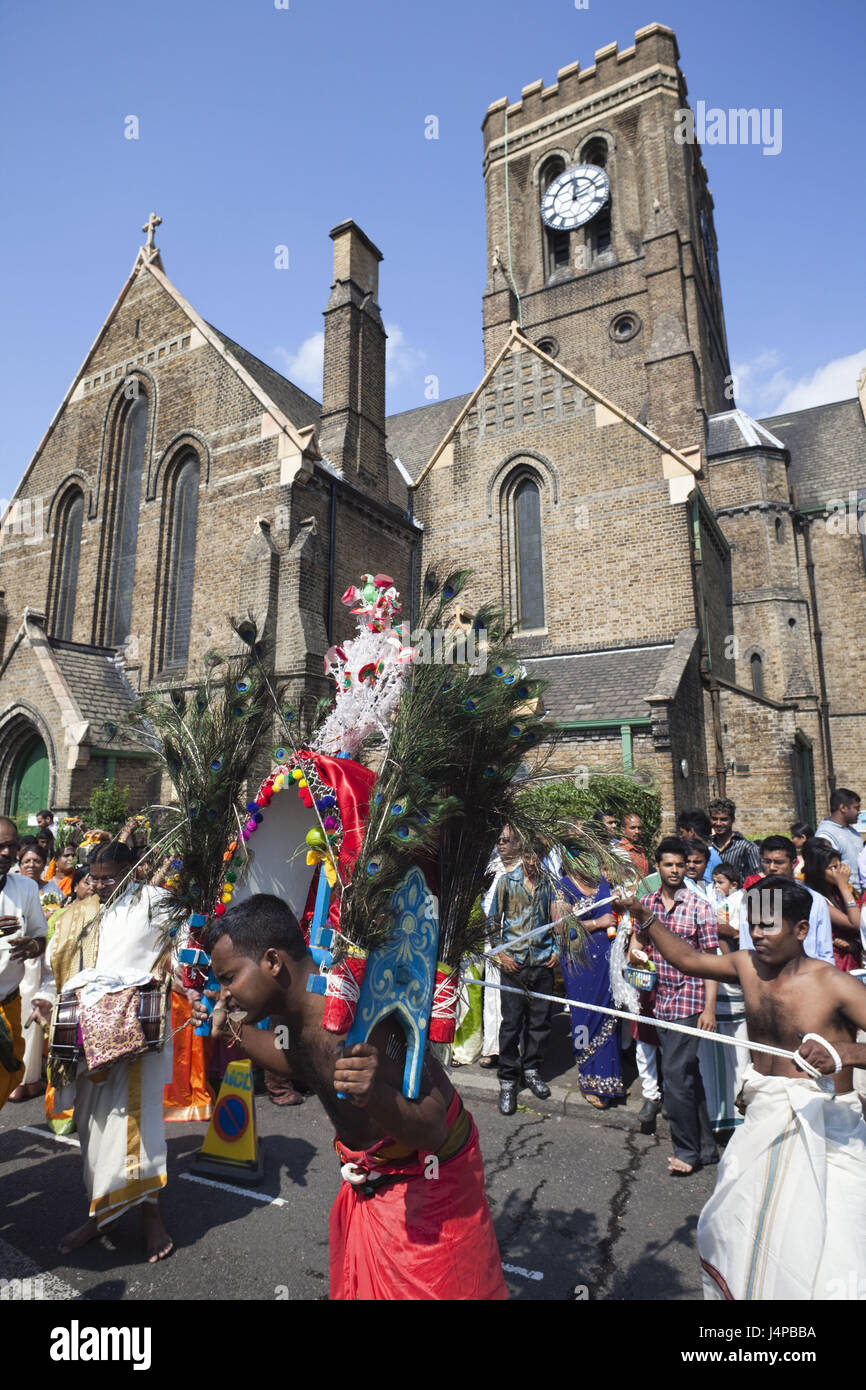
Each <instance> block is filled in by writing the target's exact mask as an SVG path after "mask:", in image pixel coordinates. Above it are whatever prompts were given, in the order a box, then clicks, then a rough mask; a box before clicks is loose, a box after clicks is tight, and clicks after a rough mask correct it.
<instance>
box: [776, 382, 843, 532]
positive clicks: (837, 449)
mask: <svg viewBox="0 0 866 1390" xmlns="http://www.w3.org/2000/svg"><path fill="white" fill-rule="evenodd" d="M760 423H761V424H762V425H765V426H766V428H767V429H769V430H771V431H772V433H773V434H775V435H778V437H779V438H780V439H781V440H783V441H784V444H785V447H786V449H788V451H789V452H790V455H791V465H790V468H789V470H788V477H789V480H790V482H791V484H792V486H793V487H794V488H795V490H796V496H797V505H798V506H799V507H803V508H804V509H809V508H811V507H821V506H824V505H826V503H827V502H830V501H832V500H834V499H839V500H841V501H845V502H847V500H848V493H849V491H851V490H853V491H855V492H856V491H857V490H858V489H860V488H866V420H864V418H863V412H862V410H861V409H860V402H859V401H858V400H857V399H856V398H855V399H854V400H849V401H833V402H832V403H831V404H830V405H815V406H812V407H811V409H809V410H791V411H789V412H788V413H787V414H786V415H774V416H771V417H770V418H769V419H767V420H762V421H761V422H760Z"/></svg>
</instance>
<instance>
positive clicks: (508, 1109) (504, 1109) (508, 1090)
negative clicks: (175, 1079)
mask: <svg viewBox="0 0 866 1390" xmlns="http://www.w3.org/2000/svg"><path fill="white" fill-rule="evenodd" d="M499 1109H500V1111H501V1113H502V1114H503V1115H513V1114H514V1112H515V1110H516V1109H517V1082H516V1081H500V1083H499Z"/></svg>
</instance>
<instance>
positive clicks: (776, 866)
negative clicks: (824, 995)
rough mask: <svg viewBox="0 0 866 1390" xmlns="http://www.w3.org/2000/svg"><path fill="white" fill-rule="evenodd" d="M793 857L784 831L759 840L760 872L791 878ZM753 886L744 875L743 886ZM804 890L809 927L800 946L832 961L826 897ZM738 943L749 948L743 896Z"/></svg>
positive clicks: (758, 881) (831, 931)
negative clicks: (781, 833)
mask: <svg viewBox="0 0 866 1390" xmlns="http://www.w3.org/2000/svg"><path fill="white" fill-rule="evenodd" d="M796 858H797V851H796V849H795V848H794V842H793V840H789V839H788V837H787V836H786V835H768V836H767V838H766V839H765V840H762V841H761V867H762V869H763V870H764V874H765V875H766V874H781V875H782V877H783V878H790V879H792V880H793V878H794V861H795V860H796ZM757 883H758V884H763V879H758V880H757ZM753 886H754V880H752V879H747V880H746V883H745V885H744V887H745V888H746V890H747V891H748V889H749V888H751V887H753ZM806 892H807V893H808V894H809V895H810V897H811V899H812V906H811V909H810V911H809V930H808V932H807V934H806V939H805V941H804V942H803V950H804V951H805V953H806V955H807V956H813V957H814V958H815V959H816V960H825V961H827V963H828V965H833V963H834V960H833V929H832V927H831V925H830V912H829V910H828V907H827V899H826V898H824V897H822V896H821V894H820V893H815V892H813V891H812V889H811V888H807V889H806ZM738 935H739V946H740V950H741V951H751V950H752V949H753V947H752V936H751V932H750V930H749V918H748V913H747V912H746V903H745V900H744V901H743V902H742V903H741V905H740V921H739V933H738Z"/></svg>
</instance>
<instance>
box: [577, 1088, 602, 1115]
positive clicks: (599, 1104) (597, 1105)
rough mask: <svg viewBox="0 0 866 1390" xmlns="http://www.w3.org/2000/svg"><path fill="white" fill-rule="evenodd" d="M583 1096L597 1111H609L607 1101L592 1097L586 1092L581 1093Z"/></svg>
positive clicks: (599, 1097)
mask: <svg viewBox="0 0 866 1390" xmlns="http://www.w3.org/2000/svg"><path fill="white" fill-rule="evenodd" d="M581 1095H582V1096H583V1098H584V1100H585V1101H586V1102H587V1103H588V1104H589V1105H592V1106H593V1107H594V1108H595V1109H596V1110H606V1109H607V1102H606V1101H605V1100H603V1099H602V1097H601V1096H590V1095H587V1093H586V1092H585V1091H581Z"/></svg>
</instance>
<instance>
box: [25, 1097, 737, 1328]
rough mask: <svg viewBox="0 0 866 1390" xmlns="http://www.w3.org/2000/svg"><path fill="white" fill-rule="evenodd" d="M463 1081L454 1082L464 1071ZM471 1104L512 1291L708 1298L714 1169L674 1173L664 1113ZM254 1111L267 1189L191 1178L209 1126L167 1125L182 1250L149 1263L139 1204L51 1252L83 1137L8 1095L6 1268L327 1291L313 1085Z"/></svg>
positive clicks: (69, 1286)
mask: <svg viewBox="0 0 866 1390" xmlns="http://www.w3.org/2000/svg"><path fill="white" fill-rule="evenodd" d="M454 1079H455V1082H456V1084H457V1086H458V1089H459V1088H460V1080H461V1078H460V1072H459V1071H458V1072H457V1073H455V1078H454ZM466 1080H467V1085H469V1084H471V1082H470V1079H469V1078H468V1077H467V1078H466ZM521 1099H531V1097H530V1096H529V1095H528V1093H523V1096H522V1097H521ZM468 1104H469V1108H470V1109H471V1110H472V1112H473V1113H474V1115H475V1118H476V1120H477V1122H478V1127H479V1130H480V1134H481V1143H482V1149H483V1153H484V1158H485V1168H486V1175H487V1193H488V1198H489V1201H490V1206H491V1210H492V1212H493V1217H494V1221H495V1224H496V1231H497V1235H498V1237H499V1244H500V1248H501V1252H502V1259H503V1262H504V1264H505V1266H506V1278H507V1282H508V1287H509V1291H510V1294H511V1296H512V1298H515V1299H542V1300H554V1301H560V1302H562V1301H571V1300H574V1299H575V1298H577V1299H581V1300H583V1299H586V1300H598V1299H605V1300H611V1299H614V1300H630V1299H652V1300H659V1301H671V1300H697V1299H700V1297H701V1288H700V1276H699V1267H698V1262H697V1256H696V1253H695V1227H696V1224H697V1218H698V1214H699V1212H700V1209H701V1206H702V1205H703V1203H704V1202H705V1201H706V1199H707V1197H708V1196H709V1195H710V1193H711V1191H712V1188H713V1184H714V1179H715V1170H714V1169H709V1170H705V1171H704V1172H701V1173H698V1174H695V1175H694V1176H693V1177H691V1178H688V1179H686V1180H682V1179H672V1178H670V1177H669V1176H668V1173H667V1166H666V1163H665V1157H666V1155H667V1153H668V1152H670V1148H669V1142H668V1140H667V1134H666V1126H664V1125H663V1124H661V1125H660V1135H659V1136H658V1137H655V1136H653V1137H647V1136H644V1135H641V1134H640V1133H638V1132H637V1131H636V1129H635V1119H634V1111H633V1108H632V1109H625V1108H623V1109H621V1110H619V1109H618V1110H616V1111H615V1112H611V1113H610V1114H609V1115H606V1116H605V1117H604V1119H603V1120H602V1119H596V1118H595V1116H594V1113H593V1112H592V1111H591V1110H590V1109H589V1107H586V1114H585V1115H584V1114H583V1113H580V1114H566V1115H553V1114H540V1113H538V1112H536V1111H532V1110H530V1109H528V1108H521V1109H520V1110H519V1111H518V1113H517V1115H515V1116H514V1117H512V1118H508V1119H506V1118H505V1117H503V1116H502V1115H500V1114H499V1112H498V1110H497V1108H496V1105H495V1100H494V1097H493V1096H492V1095H489V1096H486V1097H483V1098H482V1097H480V1096H479V1097H477V1098H474V1099H471V1100H469V1102H468ZM256 1109H257V1120H258V1127H259V1134H260V1137H261V1142H262V1145H263V1153H264V1160H265V1176H264V1181H263V1182H262V1184H261V1185H260V1187H259V1188H257V1189H254V1191H257V1192H258V1193H259V1194H260V1196H262V1197H266V1198H268V1199H269V1200H267V1201H262V1200H259V1199H258V1198H257V1197H256V1196H253V1195H251V1194H250V1193H248V1192H245V1191H233V1192H227V1191H224V1190H222V1189H218V1188H213V1187H207V1186H204V1185H202V1184H200V1183H196V1182H192V1181H190V1180H189V1179H188V1178H187V1177H184V1174H187V1173H188V1172H189V1168H190V1162H191V1159H192V1157H193V1155H194V1154H195V1152H196V1151H197V1149H198V1148H199V1146H200V1144H201V1141H202V1137H203V1135H204V1132H205V1126H204V1125H192V1124H172V1125H169V1127H168V1155H169V1158H168V1164H169V1167H168V1172H169V1181H168V1187H167V1189H166V1192H165V1194H164V1197H163V1203H164V1214H165V1219H166V1223H167V1225H168V1227H169V1230H170V1231H171V1234H172V1236H173V1237H174V1240H175V1242H176V1250H175V1253H174V1254H173V1256H172V1257H171V1259H169V1260H167V1261H166V1262H164V1263H163V1264H160V1265H157V1266H151V1265H148V1264H147V1263H145V1262H144V1261H143V1259H142V1246H141V1238H140V1229H139V1218H138V1215H137V1213H134V1212H133V1213H131V1214H130V1215H129V1216H127V1217H125V1218H124V1220H123V1221H122V1222H121V1223H119V1225H118V1226H117V1227H116V1228H115V1230H114V1231H113V1232H112V1234H111V1235H110V1236H104V1237H102V1238H101V1239H100V1240H98V1241H94V1242H93V1243H92V1244H91V1245H89V1246H87V1247H85V1248H84V1249H82V1250H79V1251H77V1252H75V1253H74V1254H72V1255H67V1256H62V1255H60V1254H58V1252H57V1241H58V1238H59V1237H60V1236H61V1235H62V1234H63V1233H64V1232H65V1231H67V1230H69V1229H70V1228H71V1227H73V1226H75V1225H78V1224H79V1223H80V1222H81V1221H83V1220H84V1218H85V1216H86V1203H85V1197H84V1190H83V1186H82V1181H81V1159H80V1155H79V1152H78V1149H77V1147H76V1145H75V1144H74V1143H69V1142H66V1143H61V1142H58V1141H57V1140H56V1139H55V1138H54V1137H52V1136H51V1134H50V1132H49V1131H48V1130H47V1128H46V1126H45V1120H44V1109H43V1106H42V1101H41V1100H36V1101H31V1102H28V1103H26V1104H23V1105H6V1106H5V1107H4V1109H3V1111H2V1113H0V1192H2V1207H0V1280H2V1279H13V1278H26V1277H30V1278H31V1279H33V1278H41V1279H42V1281H43V1282H42V1295H43V1297H45V1298H48V1299H51V1298H55V1299H72V1298H82V1299H87V1300H94V1299H96V1300H114V1299H129V1300H154V1299H193V1300H196V1299H203V1300H210V1299H215V1298H230V1299H240V1300H276V1299H292V1300H297V1299H304V1300H315V1299H321V1300H324V1299H326V1298H327V1290H328V1277H327V1269H328V1248H327V1242H328V1222H327V1218H328V1210H329V1207H330V1204H331V1202H332V1200H333V1198H334V1195H335V1193H336V1191H337V1188H338V1184H339V1169H338V1165H337V1161H336V1157H335V1154H334V1150H333V1147H332V1129H331V1126H330V1124H329V1122H328V1120H327V1119H326V1117H325V1115H324V1112H323V1111H322V1109H321V1107H320V1106H319V1104H318V1102H317V1101H316V1100H314V1099H313V1098H308V1099H307V1101H306V1102H305V1103H304V1105H303V1106H300V1107H298V1108H294V1109H288V1110H286V1109H277V1108H276V1107H274V1106H273V1105H271V1104H270V1103H269V1101H268V1100H267V1099H266V1098H264V1097H257V1099H256ZM32 1129H37V1130H39V1131H40V1132H39V1133H36V1134H34V1133H32V1132H31V1131H32ZM273 1198H278V1199H280V1202H279V1204H278V1203H275V1202H274V1201H272V1200H270V1199H273ZM383 1258H387V1252H383Z"/></svg>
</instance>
